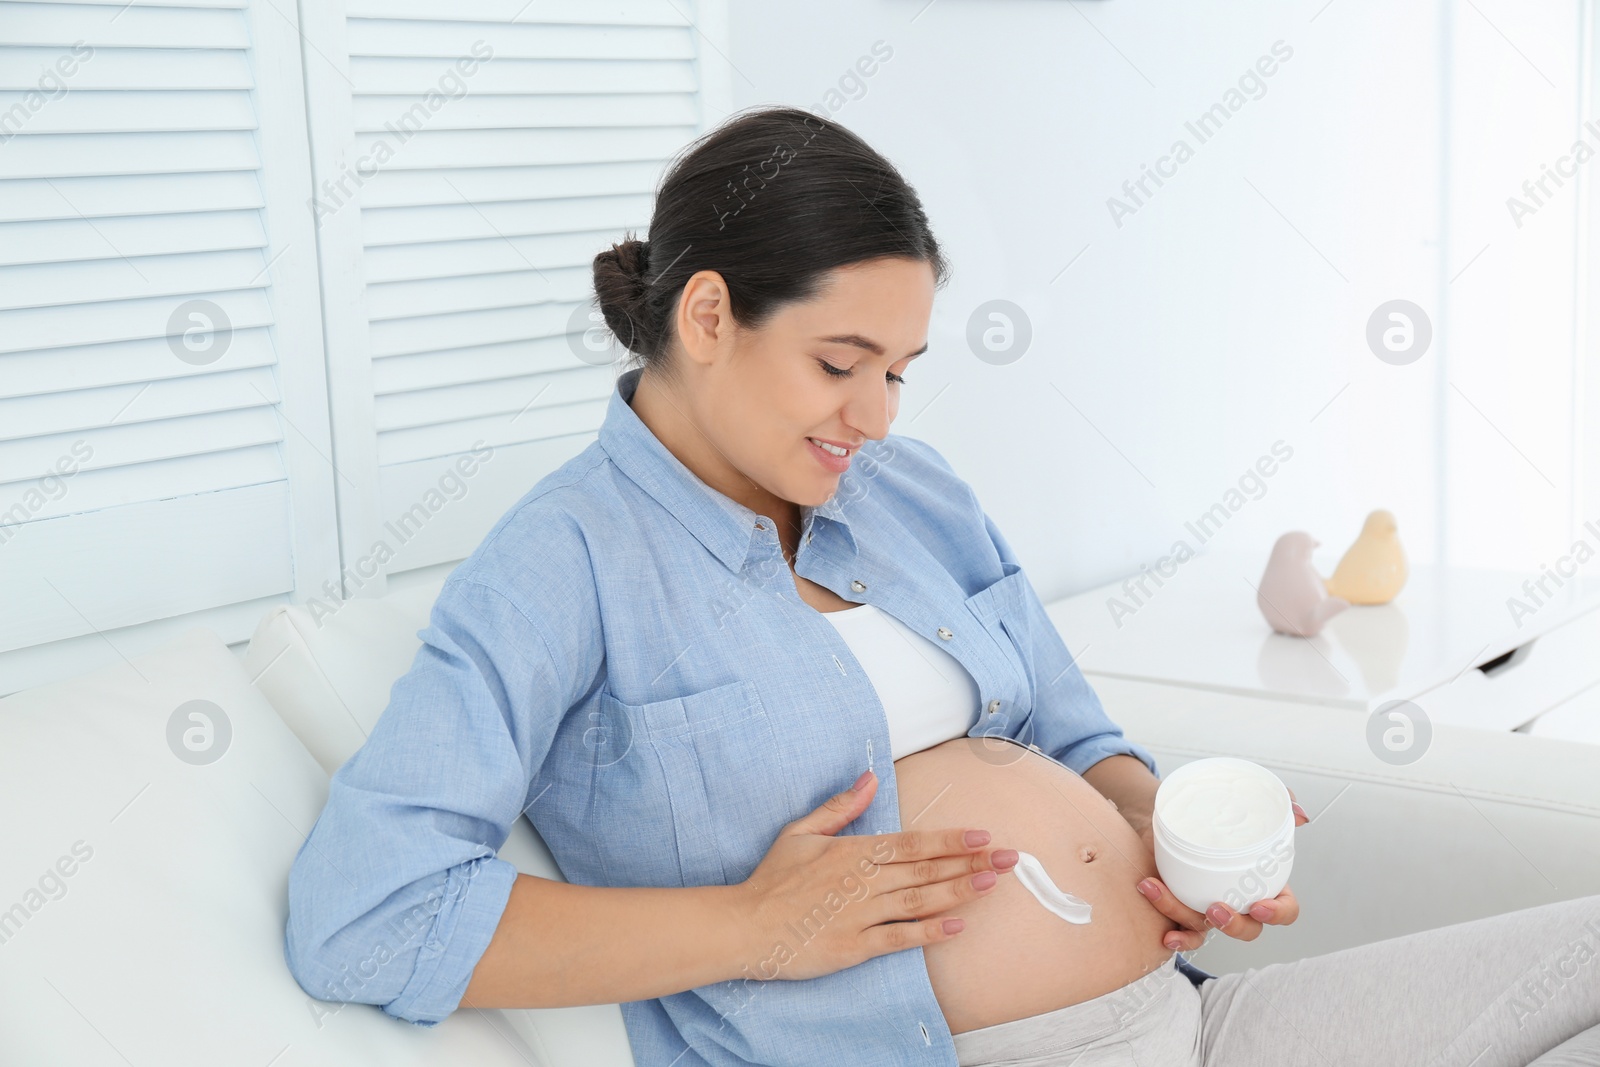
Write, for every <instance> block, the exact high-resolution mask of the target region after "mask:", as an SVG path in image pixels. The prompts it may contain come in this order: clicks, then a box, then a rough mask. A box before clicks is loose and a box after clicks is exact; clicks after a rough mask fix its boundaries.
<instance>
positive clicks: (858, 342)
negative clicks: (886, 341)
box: [817, 333, 928, 356]
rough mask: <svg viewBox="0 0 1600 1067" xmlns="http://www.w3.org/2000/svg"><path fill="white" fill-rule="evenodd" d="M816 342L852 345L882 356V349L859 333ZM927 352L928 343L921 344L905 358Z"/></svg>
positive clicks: (823, 338)
mask: <svg viewBox="0 0 1600 1067" xmlns="http://www.w3.org/2000/svg"><path fill="white" fill-rule="evenodd" d="M817 340H819V341H821V342H823V343H824V344H830V345H853V346H854V347H856V348H865V349H866V350H867V351H868V352H871V353H872V354H873V355H875V356H881V355H883V352H884V348H883V346H882V345H880V344H879V343H878V342H876V341H874V340H872V339H871V338H870V337H862V336H861V335H860V334H859V333H846V334H840V335H839V336H837V337H819V338H817ZM927 350H928V342H926V341H924V342H922V347H921V348H919V349H917V350H916V351H915V352H907V353H906V355H907V356H920V355H922V353H924V352H926V351H927Z"/></svg>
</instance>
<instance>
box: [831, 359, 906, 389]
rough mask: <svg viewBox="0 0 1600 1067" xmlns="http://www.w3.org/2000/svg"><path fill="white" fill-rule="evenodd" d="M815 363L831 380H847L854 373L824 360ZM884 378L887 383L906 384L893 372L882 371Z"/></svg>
mask: <svg viewBox="0 0 1600 1067" xmlns="http://www.w3.org/2000/svg"><path fill="white" fill-rule="evenodd" d="M817 362H818V363H820V364H822V369H823V371H824V372H825V373H827V374H828V375H829V376H830V377H833V378H848V377H850V375H852V374H854V373H855V372H854V371H852V370H849V369H847V368H844V367H835V366H834V365H833V364H832V363H829V362H828V361H827V360H825V359H819V360H817ZM884 378H886V379H887V380H888V381H891V382H894V383H895V384H896V385H904V384H906V380H905V379H904V378H902V377H900V375H898V374H896V373H894V372H893V371H884Z"/></svg>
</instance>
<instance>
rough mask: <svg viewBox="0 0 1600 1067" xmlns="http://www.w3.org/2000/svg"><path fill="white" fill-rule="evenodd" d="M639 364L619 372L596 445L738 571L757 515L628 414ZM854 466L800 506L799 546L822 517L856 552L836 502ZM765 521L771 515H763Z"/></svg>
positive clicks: (848, 495) (849, 491)
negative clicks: (819, 498) (822, 497)
mask: <svg viewBox="0 0 1600 1067" xmlns="http://www.w3.org/2000/svg"><path fill="white" fill-rule="evenodd" d="M643 373H644V369H643V368H642V367H635V368H633V369H631V370H628V371H625V372H623V373H622V374H621V375H620V376H619V377H618V378H617V385H616V388H615V389H614V390H613V391H612V393H611V400H610V403H609V404H608V405H607V406H606V417H605V421H604V422H602V423H601V425H600V447H601V448H603V449H605V452H606V455H608V456H610V457H611V461H612V462H613V463H615V464H616V465H617V466H618V467H619V468H620V469H621V470H622V472H623V473H624V474H626V475H627V476H628V477H629V478H631V479H632V480H633V481H634V483H635V484H637V485H638V486H639V488H641V489H643V490H644V491H645V492H646V493H649V494H650V496H651V497H652V498H653V499H654V500H655V501H656V502H657V503H658V504H660V505H661V506H662V507H664V508H666V509H667V510H668V511H669V512H671V513H672V515H673V516H674V517H675V518H676V519H677V520H678V521H679V522H681V523H682V524H683V525H684V528H685V529H687V530H688V531H689V532H690V533H691V534H693V535H694V536H695V538H696V539H697V540H698V541H699V542H700V543H701V544H703V545H705V546H706V548H707V549H708V550H709V551H710V552H711V554H712V555H714V556H716V557H717V558H718V559H720V560H721V561H722V562H723V563H724V564H726V565H727V566H728V568H729V569H731V570H733V571H736V572H737V571H740V570H742V569H743V568H744V564H745V560H746V559H747V558H748V556H749V554H750V547H751V542H752V540H753V539H754V538H755V536H756V534H757V533H758V532H759V531H758V530H756V523H757V522H758V521H761V520H762V516H761V515H759V514H758V513H757V512H755V511H752V510H751V509H750V508H747V507H745V506H744V505H743V504H741V503H739V502H738V501H736V500H734V499H732V498H730V497H728V496H726V495H724V494H723V493H720V492H718V491H717V490H715V489H713V488H711V487H710V486H709V485H707V484H706V483H705V482H703V481H701V480H700V477H699V476H698V475H696V474H695V473H694V472H693V471H691V470H690V469H689V468H688V467H685V466H684V465H683V463H682V461H681V460H679V459H678V457H677V456H674V455H673V454H672V453H671V452H670V451H668V449H667V446H666V445H663V444H662V443H661V441H660V439H659V438H657V437H656V435H655V434H654V433H653V432H652V431H651V430H650V427H648V426H646V425H645V424H644V421H643V420H642V419H640V418H639V416H638V415H637V414H635V413H634V410H633V408H632V406H631V405H630V403H629V402H630V401H631V400H632V399H633V394H634V390H635V389H637V388H638V386H639V377H640V375H641V374H643ZM856 477H858V475H857V472H856V470H855V467H854V465H852V466H851V467H850V469H848V470H846V471H845V472H844V473H843V474H841V475H840V476H839V485H838V487H837V488H836V489H835V491H834V494H833V495H832V496H831V497H829V498H828V499H827V501H826V502H824V503H822V504H819V505H816V506H814V507H813V506H810V505H804V504H802V505H801V507H800V520H801V527H800V537H801V544H802V546H803V545H804V544H805V543H806V541H807V540H808V539H809V538H810V536H811V534H812V532H813V527H814V525H815V524H816V523H817V522H818V521H819V520H826V521H828V522H831V523H833V524H835V525H837V526H838V527H839V530H840V532H841V533H842V534H843V535H844V540H845V543H846V544H847V545H848V546H849V548H850V551H851V552H852V553H854V552H855V551H856V541H855V535H854V534H853V533H852V532H851V530H850V523H849V522H848V521H847V520H846V519H845V517H844V509H843V506H842V502H843V501H844V500H848V499H852V498H853V496H854V493H853V486H854V480H855V478H856ZM766 521H767V522H769V523H770V522H771V521H772V517H771V516H766Z"/></svg>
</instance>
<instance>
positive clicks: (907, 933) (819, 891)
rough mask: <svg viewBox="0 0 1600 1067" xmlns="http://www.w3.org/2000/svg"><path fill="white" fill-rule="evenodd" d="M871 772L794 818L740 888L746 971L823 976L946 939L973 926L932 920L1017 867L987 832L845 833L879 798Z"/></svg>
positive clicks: (769, 975) (796, 976)
mask: <svg viewBox="0 0 1600 1067" xmlns="http://www.w3.org/2000/svg"><path fill="white" fill-rule="evenodd" d="M877 791H878V779H877V777H876V776H875V775H873V774H872V772H870V771H868V772H866V773H864V774H863V775H862V776H861V777H860V778H859V779H858V780H857V781H856V784H855V785H854V786H853V787H851V789H850V790H848V791H846V792H843V793H839V794H837V795H835V796H832V797H829V798H828V799H827V800H826V801H824V802H823V804H822V806H821V807H819V808H817V809H816V810H815V811H813V812H812V813H811V814H809V815H806V816H804V817H802V818H800V819H796V820H795V821H794V822H792V823H789V824H788V825H787V826H785V827H784V828H783V830H782V831H781V832H780V833H779V834H778V839H777V840H776V841H774V842H773V844H772V847H771V848H770V849H769V850H768V851H767V854H766V856H765V857H764V858H763V859H762V861H761V863H760V864H759V865H757V867H756V869H755V870H754V871H753V872H751V874H750V877H749V878H748V879H746V880H745V881H744V882H743V883H742V884H741V885H740V886H739V887H738V888H739V889H740V891H741V896H740V900H741V902H742V905H743V907H742V908H741V912H742V916H741V917H742V920H743V922H744V923H745V924H746V926H747V929H748V936H747V938H746V943H747V944H749V945H751V946H752V951H753V952H755V953H756V955H755V957H754V958H753V959H752V960H751V963H750V965H749V966H748V967H747V968H746V971H747V973H749V974H751V975H752V976H753V977H756V978H760V979H772V978H789V979H799V978H815V977H818V976H819V975H824V974H832V973H833V972H835V971H840V970H843V969H844V968H846V967H853V966H855V965H856V964H858V963H861V962H863V961H864V960H868V959H871V958H872V957H874V956H881V955H883V954H885V953H888V952H898V951H899V950H901V949H906V948H912V947H915V946H917V945H928V944H932V943H934V942H937V941H946V940H949V939H950V938H952V937H955V936H956V935H957V934H959V933H960V932H961V929H962V927H963V926H964V925H965V923H963V921H962V920H961V919H959V918H956V917H954V916H948V917H945V918H942V919H933V918H929V917H930V916H935V915H940V914H942V913H943V912H947V911H949V910H950V909H951V908H954V907H957V906H959V905H961V904H965V903H967V902H969V901H972V900H976V899H977V898H978V897H980V896H983V895H985V894H987V893H988V892H990V891H991V890H992V889H993V888H994V885H995V883H996V881H998V878H999V875H1000V874H1002V873H1004V872H1006V871H1009V870H1010V869H1011V868H1013V867H1015V866H1016V864H1017V853H1016V852H1015V851H1014V850H1012V849H999V850H995V851H987V850H986V849H985V847H984V846H986V845H987V844H988V843H989V833H988V831H987V830H907V831H902V832H901V833H897V834H878V835H874V836H850V837H835V836H834V835H835V834H837V833H838V832H839V831H840V830H842V829H844V828H845V827H846V826H848V825H849V824H850V823H851V822H852V821H853V820H854V819H855V818H856V817H857V816H858V815H860V814H861V813H862V812H863V811H865V810H866V809H867V806H868V805H869V804H871V803H872V798H873V796H874V795H875V794H876V793H877Z"/></svg>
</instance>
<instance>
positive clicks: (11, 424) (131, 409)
mask: <svg viewBox="0 0 1600 1067" xmlns="http://www.w3.org/2000/svg"><path fill="white" fill-rule="evenodd" d="M280 399H282V398H281V397H280V396H279V395H278V385H277V382H275V381H274V380H273V377H272V370H271V368H269V367H259V368H256V369H254V370H242V371H231V372H228V373H225V374H205V375H196V376H194V377H192V378H170V379H168V380H166V381H161V382H143V383H140V384H134V383H131V382H130V383H129V384H127V385H112V386H105V387H102V388H99V389H82V390H78V391H76V392H71V393H55V394H52V395H50V396H30V397H21V398H17V399H11V400H0V441H11V440H19V439H21V438H24V437H43V436H46V435H49V434H58V433H70V432H72V431H76V430H91V429H101V428H104V427H109V426H131V425H133V424H135V423H141V422H158V421H160V420H163V419H174V418H180V417H182V416H185V415H201V414H213V413H216V412H219V411H238V410H241V409H243V408H254V407H261V406H263V405H268V404H276V403H277V402H278V401H279V400H280Z"/></svg>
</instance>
